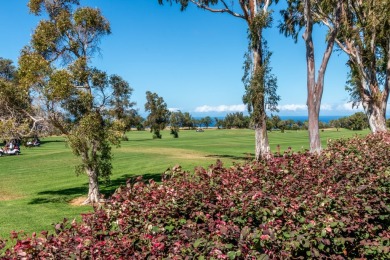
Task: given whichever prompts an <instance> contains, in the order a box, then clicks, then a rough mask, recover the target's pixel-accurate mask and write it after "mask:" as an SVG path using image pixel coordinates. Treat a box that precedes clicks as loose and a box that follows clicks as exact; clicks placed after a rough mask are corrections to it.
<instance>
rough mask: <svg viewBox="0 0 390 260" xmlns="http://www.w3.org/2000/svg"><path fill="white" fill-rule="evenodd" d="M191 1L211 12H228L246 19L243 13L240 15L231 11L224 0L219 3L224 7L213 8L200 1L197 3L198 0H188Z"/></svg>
mask: <svg viewBox="0 0 390 260" xmlns="http://www.w3.org/2000/svg"><path fill="white" fill-rule="evenodd" d="M190 1H191V3H193V4H194V5H196V6H197V7H199V8H202V9H204V10H207V11H210V12H212V13H228V14H230V15H232V16H234V17H238V18H242V19H246V17H245V15H242V14H239V13H235V12H233V11H232V10H231V9H230V8H229V7H228V5H227V4H226V2H225V1H224V0H221V3H222V4H223V5H224V7H225V8H223V9H214V8H210V7H209V6H207V5H205V4H202V3H199V2H198V1H196V0H190Z"/></svg>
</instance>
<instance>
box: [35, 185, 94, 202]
mask: <svg viewBox="0 0 390 260" xmlns="http://www.w3.org/2000/svg"><path fill="white" fill-rule="evenodd" d="M87 193H88V184H86V185H85V186H82V187H75V188H69V189H62V190H46V191H41V192H39V193H38V197H37V198H33V199H32V200H31V201H30V202H29V203H28V204H45V203H64V202H69V201H71V200H72V199H74V198H77V197H80V196H83V195H86V194H87Z"/></svg>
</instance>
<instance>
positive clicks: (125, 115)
mask: <svg viewBox="0 0 390 260" xmlns="http://www.w3.org/2000/svg"><path fill="white" fill-rule="evenodd" d="M109 83H110V85H111V87H112V89H113V92H112V96H113V97H112V99H111V101H110V105H111V107H112V110H111V111H112V112H111V113H112V116H113V117H114V118H115V119H116V120H118V121H122V123H123V124H124V125H123V135H122V140H127V137H126V131H129V130H130V129H131V121H132V120H133V118H134V117H135V116H136V115H137V111H136V110H134V109H133V106H135V104H136V103H135V102H131V101H130V98H131V95H132V93H133V89H132V88H131V87H130V85H129V83H127V82H126V81H125V80H123V79H122V78H121V77H120V76H118V75H112V76H110V79H109Z"/></svg>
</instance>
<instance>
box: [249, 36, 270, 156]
mask: <svg viewBox="0 0 390 260" xmlns="http://www.w3.org/2000/svg"><path fill="white" fill-rule="evenodd" d="M261 35H262V34H261V31H259V32H258V46H256V48H252V52H253V64H254V66H253V71H254V75H255V76H256V73H257V70H261V69H262V67H263V66H264V63H263V53H262V51H263V49H262V48H263V46H262V36H261ZM260 84H262V90H261V91H258V92H257V93H256V94H255V96H257V95H259V96H260V98H259V97H254V98H253V99H254V100H255V99H256V100H255V101H254V102H253V106H254V107H253V110H256V111H253V112H254V114H255V115H256V116H255V118H254V120H255V122H254V125H255V159H256V161H259V160H260V159H261V158H262V157H267V156H269V154H270V147H269V142H268V135H267V124H266V111H265V103H264V94H265V93H264V90H265V87H266V86H265V83H264V75H263V76H262V82H261V83H260ZM259 92H261V93H259Z"/></svg>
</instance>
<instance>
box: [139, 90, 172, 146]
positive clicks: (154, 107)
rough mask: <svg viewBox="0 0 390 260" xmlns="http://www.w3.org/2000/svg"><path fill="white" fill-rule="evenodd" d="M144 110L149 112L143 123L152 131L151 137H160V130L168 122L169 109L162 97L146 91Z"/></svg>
mask: <svg viewBox="0 0 390 260" xmlns="http://www.w3.org/2000/svg"><path fill="white" fill-rule="evenodd" d="M145 111H146V112H149V115H148V117H147V118H146V122H145V124H146V125H148V126H149V127H150V132H153V138H158V139H161V137H162V136H161V130H164V129H165V127H166V126H167V124H168V123H169V116H170V111H169V110H168V107H167V104H166V103H165V101H164V99H163V98H162V97H159V96H158V95H157V94H156V93H152V92H150V91H146V103H145Z"/></svg>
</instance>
